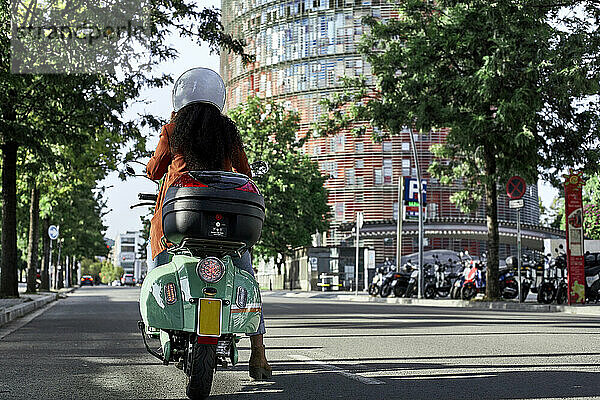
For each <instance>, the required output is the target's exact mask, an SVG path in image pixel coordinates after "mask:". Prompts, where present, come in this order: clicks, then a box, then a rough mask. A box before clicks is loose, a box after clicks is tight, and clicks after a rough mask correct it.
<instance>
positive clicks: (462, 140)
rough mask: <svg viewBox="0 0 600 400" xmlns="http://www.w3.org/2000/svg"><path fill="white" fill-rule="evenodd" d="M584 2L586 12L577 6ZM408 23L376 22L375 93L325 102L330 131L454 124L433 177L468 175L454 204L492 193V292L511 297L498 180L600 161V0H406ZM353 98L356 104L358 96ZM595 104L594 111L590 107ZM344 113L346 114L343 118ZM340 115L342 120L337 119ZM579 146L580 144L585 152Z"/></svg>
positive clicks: (365, 44)
mask: <svg viewBox="0 0 600 400" xmlns="http://www.w3.org/2000/svg"><path fill="white" fill-rule="evenodd" d="M576 8H577V9H576ZM398 13H399V16H398V19H394V20H387V21H378V20H377V19H375V18H372V17H368V18H366V19H365V22H366V24H367V25H368V27H369V29H370V33H368V34H367V35H366V36H365V37H364V38H363V40H362V41H361V43H360V52H361V53H363V54H364V55H365V57H366V59H367V61H368V62H369V63H370V64H371V66H372V71H373V74H374V77H375V88H374V92H373V93H370V92H369V91H368V90H366V89H365V88H366V87H367V85H366V81H365V80H364V79H362V80H361V79H352V80H348V81H347V85H348V86H350V87H352V86H354V87H358V89H356V90H354V91H349V92H348V93H345V94H344V95H343V96H337V97H335V98H333V99H332V100H330V101H329V102H325V104H326V105H328V106H329V110H331V111H332V113H330V115H329V116H326V117H325V118H324V119H327V118H331V119H333V120H334V123H333V124H332V123H331V122H330V121H321V122H322V123H321V126H324V130H325V131H327V130H331V127H332V125H333V127H334V128H337V127H339V126H344V125H346V126H348V125H351V124H352V123H353V122H354V121H357V122H358V121H365V120H367V121H369V120H370V121H371V122H372V123H373V124H374V125H376V126H379V127H383V128H385V129H387V132H388V133H389V134H392V135H394V134H398V133H400V131H401V128H402V126H404V125H408V126H412V127H413V128H414V129H416V130H418V131H420V132H429V131H430V130H431V129H437V128H441V127H446V128H450V132H449V134H448V135H447V137H446V141H445V143H444V144H441V145H437V146H434V147H433V148H432V149H431V151H432V152H433V153H434V155H435V156H437V157H438V158H439V159H444V160H446V161H449V163H448V164H446V163H445V162H444V163H442V162H439V161H438V162H434V163H432V165H431V166H430V173H431V174H432V175H434V176H436V177H439V178H440V181H441V182H442V183H450V182H452V181H454V180H456V179H459V178H460V179H462V181H463V184H464V190H461V191H458V192H456V193H455V194H454V196H453V197H452V199H451V200H452V201H453V202H454V203H456V204H457V205H459V206H460V208H461V209H462V210H463V211H467V212H468V211H472V210H474V208H475V207H476V206H477V204H478V203H479V202H480V201H481V200H484V201H485V210H486V216H487V228H488V236H487V244H488V258H487V274H488V276H487V288H486V296H487V298H489V299H496V298H498V297H499V294H500V293H499V287H498V284H497V278H498V263H499V260H498V244H499V234H498V217H497V207H498V204H497V203H498V202H497V199H498V189H497V188H498V185H501V184H502V183H504V182H506V179H507V178H508V177H510V176H511V175H521V176H522V177H524V178H525V179H526V181H528V182H530V183H533V182H536V181H537V178H538V173H540V174H542V176H543V177H544V178H545V179H546V180H548V181H551V182H553V183H555V184H557V185H558V184H559V179H557V176H556V171H563V170H565V169H566V168H567V167H569V166H573V165H577V166H579V167H580V168H581V169H583V170H585V171H588V172H589V171H595V170H596V169H597V168H598V163H597V160H598V156H599V154H600V152H599V151H598V142H597V137H598V126H599V125H598V122H600V121H599V115H600V113H598V110H599V106H600V102H599V101H598V98H597V97H592V96H594V95H596V94H597V93H598V90H599V85H598V82H599V80H598V77H599V76H598V70H597V68H596V67H595V65H596V60H597V56H598V54H599V51H598V50H599V48H598V46H599V43H600V41H598V33H597V30H595V29H594V27H595V26H596V24H597V23H598V16H599V15H600V6H599V5H598V4H597V3H596V2H583V1H566V2H560V3H552V2H548V1H547V0H531V1H524V0H507V1H502V2H489V1H484V0H471V1H455V0H452V1H450V0H439V1H435V2H425V1H422V0H405V1H402V2H399V4H398ZM349 102H350V103H352V104H350V105H347V103H349ZM582 103H585V107H581V106H580V105H581V104H582ZM336 114H337V115H336ZM335 121H337V122H335ZM574 149H580V150H578V151H575V150H574Z"/></svg>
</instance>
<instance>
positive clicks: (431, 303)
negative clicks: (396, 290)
mask: <svg viewBox="0 0 600 400" xmlns="http://www.w3.org/2000/svg"><path fill="white" fill-rule="evenodd" d="M333 298H334V299H335V300H345V301H354V302H362V303H388V304H402V305H415V306H425V307H450V308H471V309H476V310H506V311H526V312H547V313H566V314H580V315H600V306H567V305H555V304H523V303H516V302H514V303H513V302H503V301H502V302H491V301H468V300H428V299H404V298H396V297H393V298H383V299H382V298H380V297H366V296H358V297H357V296H340V295H338V296H335V297H333Z"/></svg>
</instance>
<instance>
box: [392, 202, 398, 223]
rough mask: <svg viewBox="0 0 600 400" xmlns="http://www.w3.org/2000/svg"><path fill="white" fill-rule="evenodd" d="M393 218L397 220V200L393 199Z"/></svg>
mask: <svg viewBox="0 0 600 400" xmlns="http://www.w3.org/2000/svg"><path fill="white" fill-rule="evenodd" d="M393 218H394V219H395V220H396V221H397V220H398V202H397V201H395V202H394V216H393Z"/></svg>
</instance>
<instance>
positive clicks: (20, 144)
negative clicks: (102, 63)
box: [0, 0, 252, 297]
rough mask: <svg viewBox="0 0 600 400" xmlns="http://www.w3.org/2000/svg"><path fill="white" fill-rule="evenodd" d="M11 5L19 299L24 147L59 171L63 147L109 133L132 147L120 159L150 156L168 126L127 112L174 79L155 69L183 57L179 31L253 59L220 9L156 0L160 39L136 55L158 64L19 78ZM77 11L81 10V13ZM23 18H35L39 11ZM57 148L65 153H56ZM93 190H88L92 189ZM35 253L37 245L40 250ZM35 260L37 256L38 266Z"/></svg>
mask: <svg viewBox="0 0 600 400" xmlns="http://www.w3.org/2000/svg"><path fill="white" fill-rule="evenodd" d="M31 4H34V5H35V4H37V3H31ZM58 6H59V7H60V4H59V5H58ZM9 7H10V3H9V2H2V3H1V5H0V25H1V26H0V77H1V79H0V89H1V90H0V149H1V150H2V160H1V161H2V246H1V247H2V255H3V257H2V260H1V265H0V271H1V274H0V297H5V296H18V290H17V279H16V269H15V266H16V265H17V261H18V257H17V235H18V232H17V230H18V226H17V202H16V197H17V177H18V176H19V175H20V173H23V171H20V172H19V173H18V170H17V160H18V154H19V152H22V151H23V149H26V150H27V151H31V152H32V153H34V155H35V158H37V159H38V161H39V162H40V163H41V164H42V165H45V166H52V165H53V163H54V162H55V161H56V158H59V159H60V158H61V157H60V156H61V152H62V150H61V146H71V148H76V146H83V145H85V144H86V143H89V142H88V139H90V138H91V139H92V141H96V142H98V140H99V139H100V138H102V137H103V135H104V134H105V133H106V132H110V133H111V134H112V135H117V136H119V137H120V139H119V140H118V141H116V143H118V144H120V145H123V144H127V145H131V146H132V147H133V150H134V151H133V152H126V151H123V149H121V148H119V146H114V147H112V149H111V151H112V154H120V153H124V156H123V158H124V159H127V158H129V157H130V156H132V154H134V153H139V152H141V151H144V149H145V145H144V144H145V143H144V137H143V135H142V134H141V132H140V130H139V128H140V127H144V126H147V125H149V126H152V127H154V128H158V127H159V126H160V125H161V123H162V122H164V121H161V120H159V119H157V118H155V117H153V116H150V115H146V116H142V117H141V118H140V120H138V121H127V120H126V119H125V117H124V111H125V109H126V107H127V105H128V104H129V102H130V101H131V100H132V99H135V98H137V97H138V96H139V94H140V91H141V89H142V88H144V87H149V86H161V85H164V84H166V83H167V82H170V81H171V78H170V77H169V76H166V75H163V76H159V77H154V76H152V74H149V73H148V72H147V71H148V70H151V68H152V67H153V66H154V65H156V64H158V63H160V62H162V61H163V60H165V59H169V58H174V57H176V55H177V53H176V51H175V50H174V49H173V48H172V47H170V46H169V44H168V40H167V35H168V34H169V33H171V32H172V31H176V32H177V33H179V34H180V35H182V36H186V37H190V38H192V39H194V40H195V41H196V42H197V43H199V44H200V43H202V42H206V43H208V45H209V46H210V48H211V49H212V50H213V51H218V49H219V47H221V46H222V48H223V49H226V50H230V51H234V52H236V53H237V54H240V55H241V57H242V59H243V61H244V62H248V61H250V60H251V59H252V57H251V56H249V55H247V54H245V53H244V52H243V46H244V42H243V41H241V40H237V39H234V38H233V37H232V36H230V35H228V34H225V33H224V32H223V29H222V26H221V23H220V14H219V11H218V10H215V9H207V8H198V7H197V6H196V5H195V4H194V3H193V2H191V1H188V2H186V1H185V0H175V1H162V0H156V1H153V2H151V3H150V4H149V8H148V12H149V16H150V18H148V20H147V22H148V23H149V27H148V29H149V31H150V32H151V33H152V34H151V35H149V36H148V37H147V38H145V39H146V40H143V41H141V42H139V43H138V44H139V48H137V49H136V50H138V51H147V52H148V53H149V55H150V60H151V62H149V63H147V64H145V65H133V64H134V63H130V62H129V60H126V62H125V63H124V64H127V66H128V68H123V70H122V71H119V72H120V74H117V73H113V74H107V73H104V74H100V73H97V74H93V73H89V74H78V75H59V74H48V75H40V74H27V75H17V74H12V73H11V72H10V71H11V70H10V60H11V57H10V49H11V18H10V16H11V13H10V8H9ZM90 7H93V6H92V5H90ZM73 10H77V12H79V11H81V10H80V9H79V8H75V9H73ZM83 12H86V10H83ZM23 15H31V18H34V17H33V13H32V14H23ZM23 15H20V16H23ZM36 17H39V16H37V15H36ZM21 22H22V23H23V24H24V25H23V26H27V23H28V22H30V21H21ZM130 50H131V48H130ZM132 56H135V54H133V55H132ZM113 137H114V136H113ZM104 145H105V146H106V145H110V143H104ZM56 150H58V153H55V151H56ZM101 161H102V160H101ZM88 183H89V181H88ZM32 185H33V186H37V183H36V182H33V183H32ZM92 187H93V186H92ZM92 187H89V186H88V190H91V188H92ZM35 215H36V214H35V207H33V209H32V214H31V217H32V222H33V221H34V220H35V219H36V217H35ZM33 226H35V224H34V225H32V227H33ZM32 235H33V236H32V238H31V239H32V245H33V242H34V241H35V237H36V235H35V229H33V230H32ZM33 250H34V248H33V247H32V252H33ZM34 259H35V257H33V254H32V263H33V260H34ZM32 265H33V264H32ZM44 265H45V263H44Z"/></svg>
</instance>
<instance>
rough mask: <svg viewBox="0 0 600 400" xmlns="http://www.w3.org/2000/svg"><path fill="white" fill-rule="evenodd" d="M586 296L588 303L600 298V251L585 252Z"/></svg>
mask: <svg viewBox="0 0 600 400" xmlns="http://www.w3.org/2000/svg"><path fill="white" fill-rule="evenodd" d="M585 298H586V302H588V303H591V302H595V303H597V302H598V301H599V300H600V253H590V252H587V253H586V254H585Z"/></svg>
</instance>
